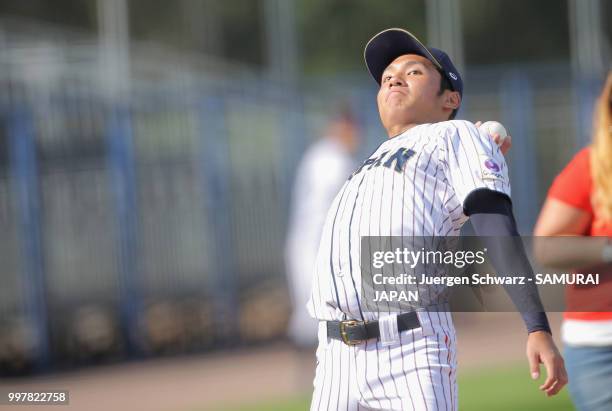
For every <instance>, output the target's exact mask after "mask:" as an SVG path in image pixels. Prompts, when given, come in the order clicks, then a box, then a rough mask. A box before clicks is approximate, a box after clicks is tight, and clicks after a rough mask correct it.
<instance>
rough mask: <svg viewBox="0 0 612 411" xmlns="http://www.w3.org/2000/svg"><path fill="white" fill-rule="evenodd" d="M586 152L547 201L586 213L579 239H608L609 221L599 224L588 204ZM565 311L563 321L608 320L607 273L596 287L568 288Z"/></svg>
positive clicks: (610, 289)
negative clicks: (587, 309)
mask: <svg viewBox="0 0 612 411" xmlns="http://www.w3.org/2000/svg"><path fill="white" fill-rule="evenodd" d="M589 153H590V149H589V148H584V149H582V150H580V151H579V152H578V154H576V155H575V156H574V158H573V159H572V161H570V162H569V164H568V165H567V166H566V167H565V168H564V169H563V171H561V173H559V175H558V176H557V177H556V178H555V181H553V184H552V186H551V187H550V190H549V191H548V198H554V199H556V200H559V201H562V202H564V203H566V204H568V205H570V206H572V207H575V208H579V209H581V210H584V211H586V212H587V213H589V214H590V216H591V223H590V225H589V227H587V228H586V229H585V232H584V233H582V234H583V235H589V236H612V221H603V220H602V219H601V216H600V215H598V213H597V212H596V211H595V210H594V209H593V204H592V203H591V198H592V192H593V179H592V178H591V166H590V160H589V158H590V156H589ZM566 298H567V308H568V311H567V312H566V313H565V318H567V319H573V320H587V321H597V320H612V312H610V309H611V308H612V278H611V273H609V272H608V273H605V274H604V275H602V276H601V283H600V284H599V285H597V286H593V287H588V286H576V285H570V286H568V287H567V292H566ZM585 302H588V304H586V305H588V306H590V307H593V308H592V309H593V310H595V309H596V310H597V312H577V310H578V309H579V308H577V307H576V306H578V307H583V308H584V307H585Z"/></svg>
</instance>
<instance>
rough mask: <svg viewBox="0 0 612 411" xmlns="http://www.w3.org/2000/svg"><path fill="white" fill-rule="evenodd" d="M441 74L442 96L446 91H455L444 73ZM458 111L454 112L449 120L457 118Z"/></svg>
mask: <svg viewBox="0 0 612 411" xmlns="http://www.w3.org/2000/svg"><path fill="white" fill-rule="evenodd" d="M439 73H440V89H439V90H438V95H439V96H441V95H442V93H444V91H445V90H449V91H454V90H453V86H451V83H450V81H449V80H448V78H446V76H445V75H444V73H441V72H439ZM457 110H458V109H455V110H453V112H452V113H451V114H450V116H449V117H448V119H449V120H452V119H454V118H455V116H456V115H457Z"/></svg>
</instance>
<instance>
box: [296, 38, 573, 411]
mask: <svg viewBox="0 0 612 411" xmlns="http://www.w3.org/2000/svg"><path fill="white" fill-rule="evenodd" d="M364 57H365V62H366V66H367V68H368V70H369V72H370V73H371V75H372V76H373V77H374V80H375V81H376V82H377V83H378V85H379V87H380V89H379V92H378V96H377V103H378V111H379V114H380V119H381V122H382V124H383V126H384V128H385V129H386V131H387V134H388V139H387V140H386V141H385V142H383V143H382V144H381V145H380V146H379V147H378V149H377V150H376V151H375V152H374V153H373V154H372V155H371V156H370V157H369V158H368V159H367V160H365V162H364V163H363V164H362V165H361V166H360V167H358V168H357V169H356V170H355V171H354V172H353V174H352V175H351V176H350V177H349V179H348V180H347V181H346V182H345V183H344V185H343V186H342V188H341V189H340V192H339V193H338V195H337V196H336V198H335V199H334V201H333V203H332V206H331V208H330V210H329V213H328V215H327V218H326V222H325V225H324V228H323V233H322V237H321V242H320V246H319V252H318V255H317V261H316V265H315V272H314V276H313V285H312V293H311V297H310V300H309V302H308V306H307V308H308V310H309V313H310V314H311V316H312V317H313V318H315V319H317V320H319V330H318V338H319V346H318V348H317V368H316V375H315V379H314V394H313V397H312V403H311V410H317V411H318V410H369V409H375V410H429V411H434V410H457V409H458V404H457V384H456V368H457V362H456V335H455V330H454V327H453V323H452V318H451V315H450V313H449V312H448V311H442V310H439V309H433V310H428V309H422V310H421V309H419V310H415V311H408V312H401V313H397V312H395V313H394V312H391V311H384V310H380V311H379V312H368V311H367V310H365V309H364V304H363V300H362V298H363V296H362V295H361V266H360V264H361V263H360V261H361V260H360V256H361V238H362V237H363V236H401V237H402V238H403V237H413V238H414V237H415V236H432V237H433V236H439V237H442V236H456V235H458V234H459V231H460V229H461V226H462V225H463V224H464V223H465V222H466V221H467V219H468V218H469V219H470V220H471V222H472V225H473V227H474V230H475V232H476V234H477V235H479V236H498V237H499V236H516V235H518V231H517V229H516V224H515V221H514V217H513V214H512V205H511V201H510V194H511V192H510V182H509V180H508V170H507V166H506V162H505V160H504V157H503V155H502V153H501V152H500V150H499V148H498V147H497V146H496V145H495V144H494V143H493V142H492V140H491V138H490V137H489V136H488V135H487V134H486V133H484V132H481V131H479V129H478V128H477V127H476V126H475V125H474V124H472V123H470V122H468V121H460V120H452V119H453V118H454V117H455V115H456V113H457V110H458V109H459V106H460V104H461V97H462V93H463V82H462V80H461V76H460V74H459V72H458V71H457V69H456V68H455V67H454V65H453V63H452V62H451V60H450V58H449V57H448V55H447V54H446V53H444V52H443V51H441V50H438V49H434V48H428V47H426V46H425V45H423V44H422V43H421V42H420V41H419V40H418V39H417V38H416V37H415V36H413V35H412V34H411V33H409V32H407V31H405V30H402V29H388V30H385V31H382V32H380V33H378V34H377V35H375V36H374V37H373V38H372V39H371V40H370V41H369V42H368V43H367V45H366V47H365V52H364ZM517 244H518V243H517ZM508 251H510V252H508ZM489 254H490V258H491V260H492V261H493V264H494V266H495V268H496V269H497V270H498V271H502V272H523V273H531V267H530V266H529V262H528V260H527V258H526V257H525V253H524V250H523V249H522V245H516V249H513V250H501V249H500V247H499V245H496V244H491V245H490V246H489ZM508 256H512V258H510V257H508ZM510 297H511V298H512V300H513V302H514V303H515V305H517V307H519V308H523V307H529V308H530V309H526V310H522V309H521V310H520V311H521V315H522V317H523V319H524V322H525V325H526V328H527V331H528V338H527V356H528V360H529V364H530V369H531V373H532V378H534V379H535V378H538V376H539V364H540V363H543V364H544V366H545V368H546V371H547V379H546V380H545V382H544V384H542V385H541V386H540V389H541V390H542V391H544V392H545V393H546V394H548V395H554V394H556V393H557V392H558V391H559V390H560V389H561V388H562V387H563V386H564V385H565V383H566V382H567V376H566V372H565V368H564V365H563V360H562V358H561V356H560V354H559V351H558V350H557V348H556V347H555V345H554V342H553V340H552V337H551V334H550V327H549V324H548V320H547V317H546V314H545V313H544V312H543V309H542V306H541V303H540V300H539V295H538V292H537V288H536V286H535V285H534V284H533V283H528V284H527V285H524V286H520V287H517V288H516V289H515V290H514V292H513V293H510ZM534 307H535V309H533V308H534Z"/></svg>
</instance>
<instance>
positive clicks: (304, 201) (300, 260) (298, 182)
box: [285, 108, 359, 349]
mask: <svg viewBox="0 0 612 411" xmlns="http://www.w3.org/2000/svg"><path fill="white" fill-rule="evenodd" d="M358 144H359V130H358V128H357V124H356V122H355V119H354V117H353V114H352V113H351V112H350V110H348V108H344V109H342V110H340V112H339V113H338V115H337V116H336V117H335V118H334V119H333V120H332V121H331V123H330V124H329V127H328V128H327V130H326V132H325V134H324V135H323V137H322V138H321V139H319V140H318V141H317V142H316V143H314V144H313V145H312V146H311V147H310V148H309V149H308V151H306V154H304V157H303V158H302V160H301V161H300V164H299V166H298V169H297V174H296V178H295V184H294V190H293V198H292V209H291V217H290V219H289V232H288V235H287V246H286V250H285V260H286V265H287V277H288V278H287V279H288V283H289V289H290V291H291V297H292V298H291V300H292V303H293V304H292V305H293V313H292V314H291V321H290V322H289V330H288V331H289V336H290V338H291V340H292V341H293V342H294V344H295V345H296V346H297V347H301V348H310V349H311V348H312V347H314V346H315V345H316V342H317V341H316V338H317V331H316V330H317V322H316V321H315V320H313V319H312V317H310V315H308V312H307V311H306V303H307V302H308V299H309V298H310V281H311V276H312V268H313V267H314V263H315V260H316V257H317V250H318V249H319V239H320V238H321V231H322V230H323V224H324V222H325V216H326V215H327V210H328V209H329V206H330V204H331V203H332V201H333V200H334V197H335V196H336V193H337V192H338V189H339V188H340V187H342V184H344V181H345V179H346V176H347V175H349V174H351V172H352V170H353V168H354V166H355V163H354V159H353V154H354V153H355V151H356V150H357V147H358Z"/></svg>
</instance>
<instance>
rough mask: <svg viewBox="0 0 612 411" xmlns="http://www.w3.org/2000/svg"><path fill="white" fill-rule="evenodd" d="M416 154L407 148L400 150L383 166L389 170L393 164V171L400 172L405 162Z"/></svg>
mask: <svg viewBox="0 0 612 411" xmlns="http://www.w3.org/2000/svg"><path fill="white" fill-rule="evenodd" d="M415 154H416V153H415V152H414V151H413V150H411V149H409V148H400V149H399V150H397V151H396V152H395V153H394V154H393V155H392V156H391V157H389V159H388V160H387V161H386V162H385V164H384V166H385V167H387V168H391V167H392V166H393V163H395V171H397V172H401V171H402V170H403V169H404V164H405V163H406V161H407V160H408V159H409V158H410V157H412V156H413V155H415Z"/></svg>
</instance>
